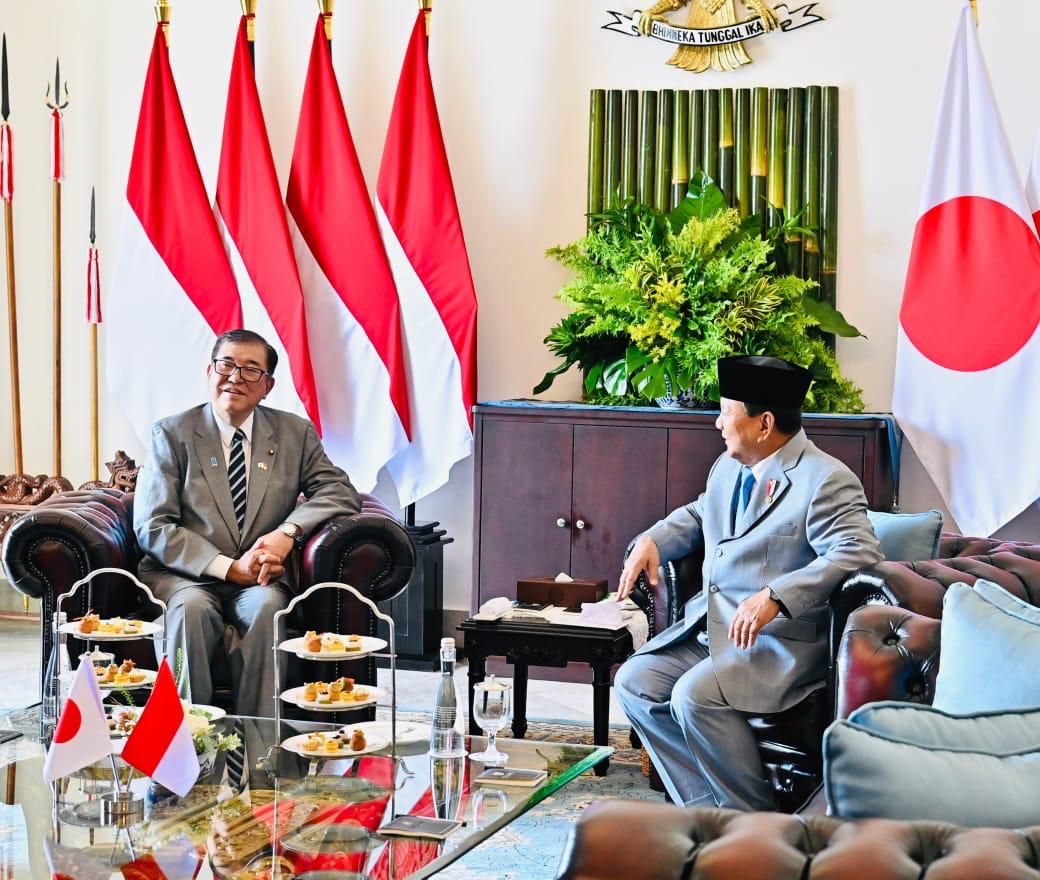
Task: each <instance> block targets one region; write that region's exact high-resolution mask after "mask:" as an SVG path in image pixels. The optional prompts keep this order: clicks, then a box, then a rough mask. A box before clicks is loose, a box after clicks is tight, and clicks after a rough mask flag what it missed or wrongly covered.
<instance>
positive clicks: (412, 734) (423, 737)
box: [340, 720, 432, 746]
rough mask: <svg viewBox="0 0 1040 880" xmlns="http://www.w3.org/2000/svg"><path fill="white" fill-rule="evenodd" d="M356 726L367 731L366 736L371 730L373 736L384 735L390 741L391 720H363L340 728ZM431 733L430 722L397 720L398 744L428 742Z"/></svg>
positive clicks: (348, 728) (351, 728) (346, 728)
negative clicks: (418, 722)
mask: <svg viewBox="0 0 1040 880" xmlns="http://www.w3.org/2000/svg"><path fill="white" fill-rule="evenodd" d="M355 727H360V728H361V729H362V730H363V731H365V736H368V734H369V731H371V732H372V735H373V736H384V737H386V740H387V742H389V741H390V722H389V721H362V722H361V723H360V724H344V725H343V727H341V728H340V729H341V730H353V729H354V728H355ZM431 733H432V730H431V728H430V725H429V724H417V723H416V722H414V721H401V720H398V722H397V744H398V745H399V746H408V745H412V744H414V743H428V742H429V741H430V734H431Z"/></svg>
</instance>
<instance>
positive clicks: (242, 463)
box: [228, 428, 246, 534]
mask: <svg viewBox="0 0 1040 880" xmlns="http://www.w3.org/2000/svg"><path fill="white" fill-rule="evenodd" d="M245 439H246V435H245V431H243V430H242V429H241V428H236V429H235V436H234V437H233V438H232V440H231V461H229V462H228V482H229V483H230V484H231V502H232V503H233V504H234V505H235V519H236V520H237V521H238V532H239V534H242V527H243V526H244V525H245V522H246V452H245V449H243V447H242V442H243V441H244V440H245Z"/></svg>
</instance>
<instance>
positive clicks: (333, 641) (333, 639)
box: [321, 633, 343, 654]
mask: <svg viewBox="0 0 1040 880" xmlns="http://www.w3.org/2000/svg"><path fill="white" fill-rule="evenodd" d="M321 649H322V651H324V652H325V653H326V654H342V653H343V639H341V638H340V637H339V636H338V635H337V634H336V633H323V634H322V636H321Z"/></svg>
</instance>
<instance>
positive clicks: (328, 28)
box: [318, 0, 336, 46]
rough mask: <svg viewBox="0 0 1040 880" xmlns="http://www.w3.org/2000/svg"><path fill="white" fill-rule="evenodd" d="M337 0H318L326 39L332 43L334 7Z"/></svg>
mask: <svg viewBox="0 0 1040 880" xmlns="http://www.w3.org/2000/svg"><path fill="white" fill-rule="evenodd" d="M335 4H336V0H318V12H319V13H321V19H322V23H323V24H324V25H325V39H326V40H328V43H329V45H330V46H331V45H332V7H333V6H334V5H335Z"/></svg>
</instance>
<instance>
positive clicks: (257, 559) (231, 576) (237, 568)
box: [227, 547, 285, 587]
mask: <svg viewBox="0 0 1040 880" xmlns="http://www.w3.org/2000/svg"><path fill="white" fill-rule="evenodd" d="M284 571H285V566H284V565H281V564H279V563H276V562H274V561H273V559H272V560H268V559H267V558H266V556H265V551H264V549H263V548H261V547H254V548H253V549H251V550H248V551H247V552H245V553H243V554H242V555H241V556H240V557H239V558H238V559H236V560H235V561H234V562H232V563H231V568H229V569H228V573H227V579H228V580H229V581H230V582H231V583H233V584H238V586H240V587H251V586H254V585H255V584H260V585H261V586H264V587H266V586H267V585H268V584H269V583H270V582H271V579H272V578H275V577H277V576H278V575H280V574H282V573H283V572H284Z"/></svg>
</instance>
